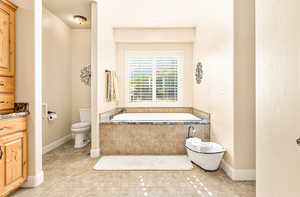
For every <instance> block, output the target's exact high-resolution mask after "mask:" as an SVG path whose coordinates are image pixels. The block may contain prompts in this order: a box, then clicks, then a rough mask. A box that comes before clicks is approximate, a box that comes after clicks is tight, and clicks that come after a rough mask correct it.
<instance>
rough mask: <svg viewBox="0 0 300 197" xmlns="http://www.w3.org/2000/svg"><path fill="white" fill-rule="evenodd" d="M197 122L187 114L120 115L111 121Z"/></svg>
mask: <svg viewBox="0 0 300 197" xmlns="http://www.w3.org/2000/svg"><path fill="white" fill-rule="evenodd" d="M187 120H189V121H197V120H201V119H200V118H198V117H196V116H194V115H193V114H189V113H122V114H118V115H115V116H114V117H113V118H112V121H137V122H138V121H187Z"/></svg>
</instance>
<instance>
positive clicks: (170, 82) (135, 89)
mask: <svg viewBox="0 0 300 197" xmlns="http://www.w3.org/2000/svg"><path fill="white" fill-rule="evenodd" d="M150 54H151V53H150V52H149V54H146V55H145V54H144V53H143V54H140V55H135V56H130V57H129V58H128V59H127V61H128V62H127V64H128V96H129V103H175V102H178V100H179V93H180V80H182V79H181V78H180V77H181V73H180V71H181V69H180V66H181V62H182V57H181V56H180V55H172V54H171V55H160V54H156V55H150Z"/></svg>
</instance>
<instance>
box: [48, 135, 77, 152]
mask: <svg viewBox="0 0 300 197" xmlns="http://www.w3.org/2000/svg"><path fill="white" fill-rule="evenodd" d="M71 139H72V134H70V135H66V136H64V137H62V138H60V139H58V140H56V141H54V142H52V143H51V144H48V145H47V146H45V147H44V148H43V154H45V153H47V152H49V151H52V150H54V149H56V148H57V147H59V146H61V145H63V144H64V143H66V142H68V141H70V140H71Z"/></svg>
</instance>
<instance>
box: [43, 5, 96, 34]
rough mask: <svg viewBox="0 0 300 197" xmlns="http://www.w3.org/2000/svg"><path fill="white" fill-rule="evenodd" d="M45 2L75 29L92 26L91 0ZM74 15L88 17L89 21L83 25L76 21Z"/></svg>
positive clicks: (54, 12)
mask: <svg viewBox="0 0 300 197" xmlns="http://www.w3.org/2000/svg"><path fill="white" fill-rule="evenodd" d="M44 4H45V6H46V8H47V9H49V10H50V11H51V12H52V13H53V14H55V15H56V16H58V17H59V18H60V19H61V20H63V21H64V22H65V23H66V24H67V25H69V26H70V27H71V28H73V29H86V28H90V26H91V11H90V0H44ZM74 15H81V16H85V17H87V19H88V21H87V23H85V24H83V25H80V24H77V23H75V22H74V20H73V16H74Z"/></svg>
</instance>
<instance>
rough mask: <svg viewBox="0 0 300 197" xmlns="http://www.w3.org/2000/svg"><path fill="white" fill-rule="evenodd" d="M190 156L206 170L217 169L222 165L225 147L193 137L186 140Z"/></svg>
mask: <svg viewBox="0 0 300 197" xmlns="http://www.w3.org/2000/svg"><path fill="white" fill-rule="evenodd" d="M185 147H186V151H187V153H188V158H189V159H190V160H191V161H192V162H194V163H195V164H197V165H198V166H200V167H201V168H202V169H204V170H205V171H216V170H218V169H219V167H220V163H221V161H222V158H223V155H224V152H225V149H224V148H223V147H222V146H221V145H219V144H217V143H214V142H202V141H201V139H199V138H196V137H191V138H188V139H187V140H186V144H185Z"/></svg>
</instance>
